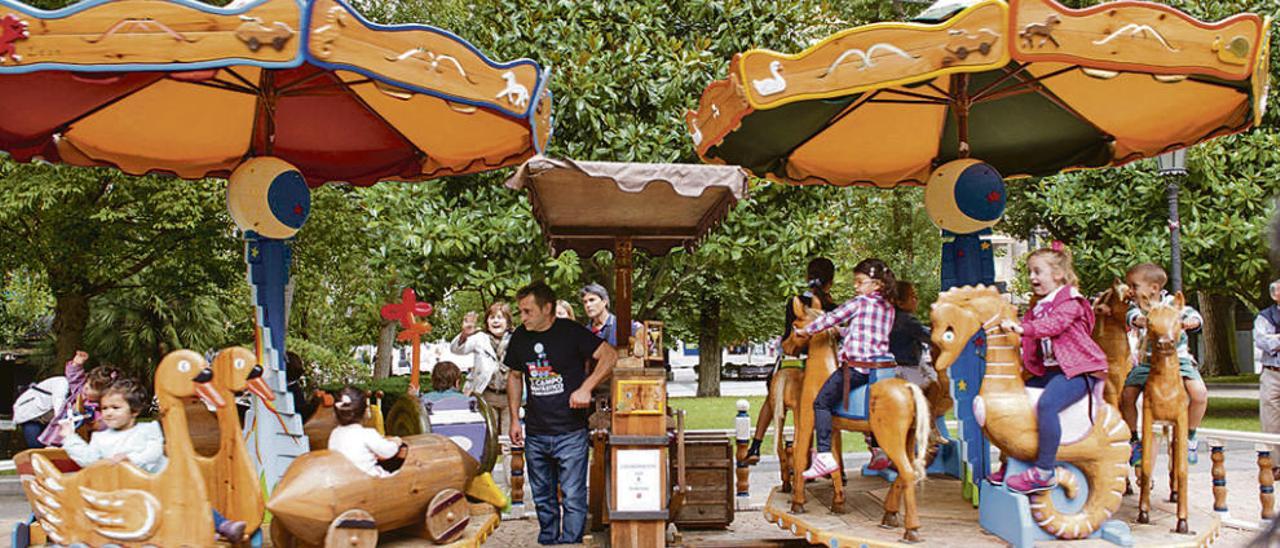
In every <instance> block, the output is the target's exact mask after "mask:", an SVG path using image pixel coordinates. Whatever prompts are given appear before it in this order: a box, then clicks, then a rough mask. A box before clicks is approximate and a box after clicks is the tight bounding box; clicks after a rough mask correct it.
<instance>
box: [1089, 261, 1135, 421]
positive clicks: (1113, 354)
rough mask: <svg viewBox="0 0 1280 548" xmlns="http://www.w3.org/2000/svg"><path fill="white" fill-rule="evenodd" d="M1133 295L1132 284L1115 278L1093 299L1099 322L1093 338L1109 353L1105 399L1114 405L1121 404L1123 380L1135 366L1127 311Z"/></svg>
mask: <svg viewBox="0 0 1280 548" xmlns="http://www.w3.org/2000/svg"><path fill="white" fill-rule="evenodd" d="M1132 298H1133V293H1132V291H1130V290H1129V286H1127V285H1125V284H1124V283H1122V282H1121V281H1120V280H1116V281H1115V282H1113V283H1112V284H1111V287H1110V288H1108V289H1107V290H1106V291H1103V292H1102V294H1101V295H1098V298H1096V299H1094V300H1093V314H1094V317H1095V318H1097V323H1095V324H1094V326H1093V341H1094V342H1096V343H1098V346H1099V347H1101V348H1102V352H1103V353H1105V354H1106V355H1107V384H1106V387H1105V388H1104V389H1103V391H1102V398H1103V399H1105V400H1107V403H1109V404H1111V405H1116V406H1118V405H1120V392H1121V391H1122V390H1124V379H1125V377H1128V376H1129V370H1131V369H1133V362H1132V361H1130V360H1131V359H1132V356H1131V355H1130V352H1129V329H1128V327H1127V326H1126V324H1125V318H1124V317H1125V314H1126V313H1128V312H1129V300H1130V299H1132Z"/></svg>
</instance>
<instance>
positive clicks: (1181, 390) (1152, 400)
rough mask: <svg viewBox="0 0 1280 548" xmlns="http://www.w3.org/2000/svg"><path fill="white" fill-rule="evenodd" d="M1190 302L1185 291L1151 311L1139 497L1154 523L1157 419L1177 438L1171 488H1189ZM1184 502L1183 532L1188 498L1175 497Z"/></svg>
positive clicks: (1144, 519) (1146, 519)
mask: <svg viewBox="0 0 1280 548" xmlns="http://www.w3.org/2000/svg"><path fill="white" fill-rule="evenodd" d="M1184 304H1185V300H1184V299H1183V296H1182V292H1178V294H1177V295H1175V296H1174V298H1173V306H1169V305H1166V304H1154V305H1152V307H1151V310H1150V311H1149V312H1148V313H1147V340H1146V341H1144V344H1147V345H1150V347H1151V373H1150V374H1149V375H1148V376H1147V384H1146V386H1144V387H1143V389H1142V427H1141V428H1142V443H1143V446H1144V448H1146V447H1150V448H1151V449H1150V450H1146V451H1143V452H1142V467H1141V468H1139V470H1138V485H1139V489H1141V495H1140V497H1139V499H1138V523H1150V522H1151V518H1150V514H1149V512H1150V510H1151V483H1152V482H1151V468H1152V467H1153V466H1154V465H1155V461H1156V457H1155V454H1156V451H1155V447H1156V443H1155V441H1154V437H1153V436H1152V427H1153V425H1154V424H1155V421H1168V422H1172V423H1173V428H1174V432H1173V436H1172V437H1171V438H1170V446H1171V447H1170V455H1169V458H1170V462H1169V469H1170V470H1171V472H1172V473H1171V479H1173V478H1176V481H1171V482H1170V483H1171V485H1170V492H1171V495H1172V494H1182V493H1186V492H1187V443H1188V442H1187V435H1188V431H1187V427H1188V422H1187V410H1188V409H1189V408H1190V405H1191V400H1190V398H1189V397H1188V396H1187V390H1186V387H1185V386H1184V385H1183V383H1182V374H1181V373H1180V372H1179V363H1178V341H1179V340H1180V339H1181V338H1182V307H1183V305H1184ZM1172 498H1173V499H1176V500H1177V503H1178V523H1177V527H1176V528H1175V529H1174V530H1175V531H1176V532H1178V533H1189V532H1190V530H1189V529H1188V527H1187V497H1185V496H1176V497H1172Z"/></svg>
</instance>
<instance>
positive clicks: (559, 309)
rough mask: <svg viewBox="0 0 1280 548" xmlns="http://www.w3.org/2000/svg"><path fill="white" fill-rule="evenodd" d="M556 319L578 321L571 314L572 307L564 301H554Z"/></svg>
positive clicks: (574, 315) (575, 316) (576, 317)
mask: <svg viewBox="0 0 1280 548" xmlns="http://www.w3.org/2000/svg"><path fill="white" fill-rule="evenodd" d="M556 317H557V318H564V319H566V320H569V321H573V322H576V321H578V315H577V314H574V313H573V305H571V304H569V301H566V300H564V299H560V300H558V301H556Z"/></svg>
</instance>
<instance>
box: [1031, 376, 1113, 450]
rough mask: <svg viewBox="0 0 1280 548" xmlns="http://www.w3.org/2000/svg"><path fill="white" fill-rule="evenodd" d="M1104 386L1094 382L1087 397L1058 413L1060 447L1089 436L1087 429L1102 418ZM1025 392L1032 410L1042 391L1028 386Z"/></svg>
mask: <svg viewBox="0 0 1280 548" xmlns="http://www.w3.org/2000/svg"><path fill="white" fill-rule="evenodd" d="M1106 384H1107V383H1105V382H1103V381H1096V382H1094V383H1093V390H1092V391H1091V392H1090V393H1089V394H1088V395H1086V396H1085V397H1083V398H1080V400H1079V401H1077V402H1075V403H1073V404H1071V405H1070V406H1067V408H1066V409H1063V410H1062V412H1061V413H1058V420H1060V421H1062V438H1061V439H1062V445H1070V444H1073V443H1075V442H1078V441H1080V440H1083V439H1084V438H1085V437H1086V436H1088V435H1089V429H1090V428H1093V423H1094V421H1097V420H1100V419H1101V418H1102V416H1101V412H1102V408H1103V407H1104V406H1106V402H1105V401H1104V400H1103V399H1102V389H1103V387H1104V386H1106ZM1026 390H1027V399H1029V400H1031V409H1033V410H1034V409H1035V408H1036V403H1037V402H1039V401H1040V395H1041V394H1043V393H1044V389H1043V388H1032V387H1030V386H1028V387H1027V388H1026ZM1090 411H1092V412H1093V418H1092V420H1090V417H1089V412H1090Z"/></svg>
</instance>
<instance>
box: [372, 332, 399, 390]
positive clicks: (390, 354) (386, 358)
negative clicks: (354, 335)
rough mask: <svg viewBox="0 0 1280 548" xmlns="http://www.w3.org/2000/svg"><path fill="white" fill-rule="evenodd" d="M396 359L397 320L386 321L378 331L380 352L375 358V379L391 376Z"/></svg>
mask: <svg viewBox="0 0 1280 548" xmlns="http://www.w3.org/2000/svg"><path fill="white" fill-rule="evenodd" d="M395 359H396V322H385V323H383V324H382V330H381V331H379V332H378V353H377V355H376V357H375V358H374V360H373V380H378V379H385V378H387V377H390V376H391V364H392V363H393V362H395Z"/></svg>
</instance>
